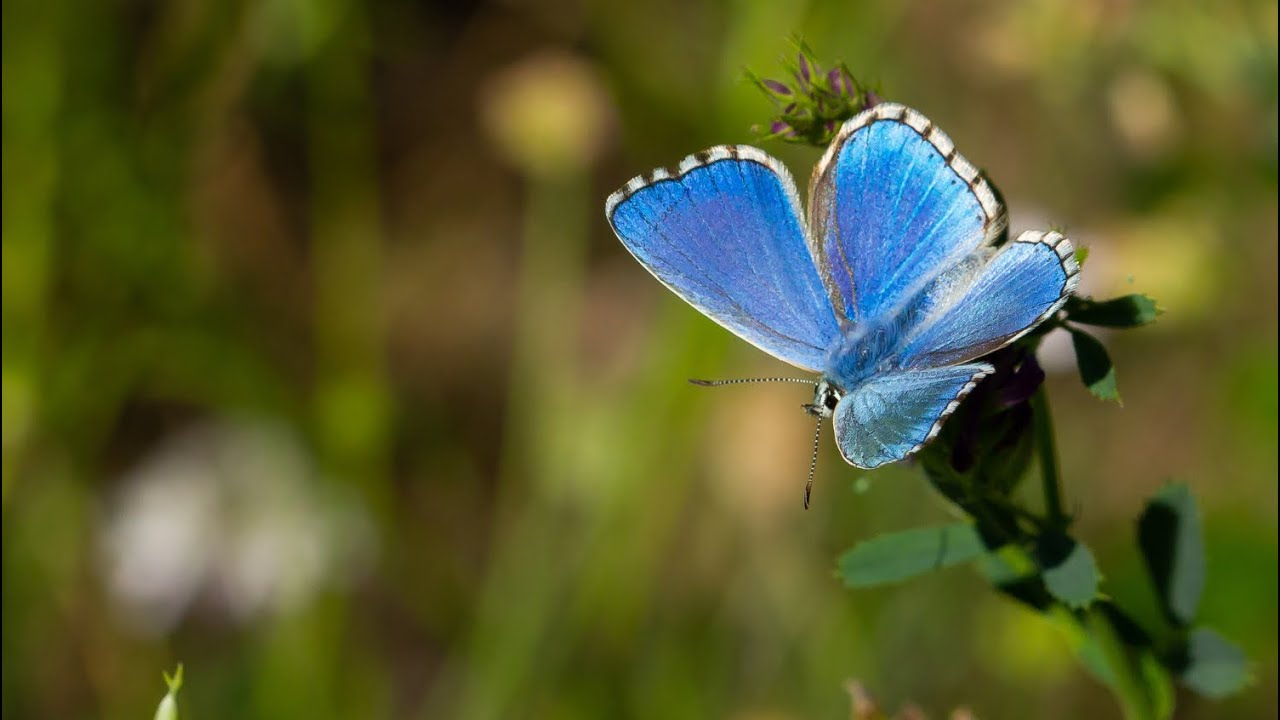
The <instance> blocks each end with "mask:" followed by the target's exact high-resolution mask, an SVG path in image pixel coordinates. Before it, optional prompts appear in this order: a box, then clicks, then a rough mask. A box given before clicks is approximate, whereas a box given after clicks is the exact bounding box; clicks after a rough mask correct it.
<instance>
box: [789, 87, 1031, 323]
mask: <svg viewBox="0 0 1280 720" xmlns="http://www.w3.org/2000/svg"><path fill="white" fill-rule="evenodd" d="M809 222H810V225H811V230H812V233H811V239H810V242H811V243H812V254H813V257H814V258H815V260H816V262H817V264H818V269H819V272H820V273H821V275H822V278H823V280H824V282H825V284H826V287H827V288H828V290H829V292H830V296H831V302H832V304H833V305H834V306H835V308H836V309H837V311H839V312H840V313H841V315H842V319H843V320H846V321H849V322H854V323H856V322H862V321H866V320H869V319H874V318H882V317H886V316H888V315H889V314H890V313H893V312H896V311H897V310H898V309H899V308H900V307H901V306H902V305H903V304H904V303H905V302H906V301H907V300H908V299H910V298H912V297H913V296H914V295H915V294H916V293H917V292H918V291H919V289H920V288H921V287H922V285H923V284H924V283H926V282H927V281H929V280H930V279H932V278H934V277H936V276H937V275H938V274H939V273H940V272H941V271H942V270H943V269H945V268H947V267H949V266H950V265H952V264H953V263H955V262H957V261H958V260H960V259H961V258H963V257H965V256H966V255H968V254H969V253H972V252H973V251H974V250H976V249H977V248H979V247H981V246H983V245H985V244H990V243H991V242H992V241H993V240H994V239H995V238H996V237H998V236H999V235H1000V234H1001V233H1002V232H1003V231H1004V228H1005V223H1006V219H1005V212H1004V208H1003V206H1002V205H1001V204H1000V202H999V201H998V200H997V199H996V196H995V194H994V193H993V192H992V191H991V188H990V186H989V185H988V184H987V182H986V180H984V179H983V178H982V176H981V175H980V174H979V172H978V170H977V169H976V168H975V167H974V166H973V165H972V164H970V163H969V162H968V161H967V160H965V159H964V158H963V157H961V156H960V155H959V153H957V152H956V150H955V145H954V144H952V142H951V140H950V139H949V138H948V137H947V136H946V134H945V133H943V132H942V131H941V130H939V129H938V128H937V127H936V126H935V125H934V124H933V123H932V122H930V121H929V120H928V119H927V118H925V117H924V116H923V115H921V114H920V113H918V112H916V111H915V110H911V109H909V108H906V107H903V106H902V105H897V104H892V103H884V104H880V105H877V106H875V107H873V108H870V109H868V110H866V111H864V112H862V113H860V114H859V115H857V116H856V117H854V118H852V119H851V120H849V121H848V122H846V123H845V125H844V126H843V127H842V128H841V129H840V131H839V133H837V135H836V138H835V140H834V141H833V142H832V144H831V147H829V148H828V149H827V152H826V154H825V155H824V156H823V158H822V160H821V162H819V163H818V166H817V167H816V168H815V169H814V172H813V178H812V180H811V182H810V192H809Z"/></svg>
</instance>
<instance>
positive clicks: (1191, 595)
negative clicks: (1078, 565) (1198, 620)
mask: <svg viewBox="0 0 1280 720" xmlns="http://www.w3.org/2000/svg"><path fill="white" fill-rule="evenodd" d="M1138 544H1139V546H1141V548H1142V556H1143V558H1144V559H1145V560H1146V564H1147V570H1148V572H1150V573H1151V579H1152V581H1153V582H1154V583H1155V585H1156V591H1157V595H1159V597H1160V603H1161V605H1162V606H1163V607H1164V611H1165V614H1166V615H1168V617H1169V619H1170V620H1172V621H1173V622H1174V623H1175V624H1177V625H1180V626H1183V627H1185V626H1187V625H1190V624H1191V621H1192V620H1194V619H1195V616H1196V610H1197V608H1199V606H1200V595H1201V593H1203V592H1204V576H1205V560H1204V532H1203V530H1202V528H1201V524H1200V510H1199V508H1198V507H1196V499H1195V497H1194V496H1192V494H1191V490H1190V489H1188V488H1187V486H1186V485H1182V484H1174V485H1168V486H1166V487H1165V488H1163V489H1161V490H1160V492H1158V493H1156V496H1155V497H1154V498H1152V499H1151V501H1150V502H1149V503H1147V508H1146V510H1144V511H1143V513H1142V517H1141V518H1140V519H1139V520H1138Z"/></svg>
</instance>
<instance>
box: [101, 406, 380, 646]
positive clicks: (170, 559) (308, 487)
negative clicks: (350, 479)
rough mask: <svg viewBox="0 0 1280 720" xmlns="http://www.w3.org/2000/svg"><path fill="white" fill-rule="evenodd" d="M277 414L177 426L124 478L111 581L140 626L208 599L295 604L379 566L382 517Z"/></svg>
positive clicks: (149, 627)
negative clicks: (322, 466) (324, 470)
mask: <svg viewBox="0 0 1280 720" xmlns="http://www.w3.org/2000/svg"><path fill="white" fill-rule="evenodd" d="M343 490H345V488H342V487H339V486H336V485H335V484H334V483H331V482H326V481H325V480H324V479H322V478H321V477H319V476H318V475H317V473H316V470H315V468H314V467H313V464H312V462H311V459H310V458H309V457H308V456H307V455H306V453H305V451H304V450H303V448H302V446H301V445H300V443H299V442H298V441H297V439H296V438H294V437H293V436H292V435H291V434H290V433H289V432H288V431H287V430H285V429H283V428H281V427H279V426H276V425H272V424H268V423H263V422H255V421H247V422H233V421H222V422H218V423H210V424H205V425H200V426H197V427H193V428H190V429H187V430H183V431H181V432H178V433H175V434H174V435H172V436H170V437H169V438H167V439H166V440H164V441H163V442H162V443H160V444H159V445H158V446H157V447H156V448H155V449H154V450H153V451H152V453H151V454H150V455H148V456H146V457H144V458H143V459H142V460H141V461H140V462H139V463H138V465H137V466H136V467H134V468H133V469H132V470H130V471H129V472H128V473H127V475H126V477H125V478H123V480H122V482H121V486H120V492H119V493H118V494H117V495H116V496H115V497H114V498H113V499H112V502H110V503H109V506H108V508H107V512H106V513H105V516H104V522H103V524H102V531H101V533H100V535H99V538H100V546H101V550H102V552H103V555H104V560H105V568H106V575H107V577H106V579H107V584H108V588H109V590H110V593H111V595H112V597H113V598H114V600H115V601H116V603H117V605H118V606H119V609H120V610H121V611H122V613H123V614H124V615H125V617H126V619H127V620H128V621H129V622H130V624H131V625H133V626H134V627H136V628H137V629H139V630H141V631H144V632H152V633H163V632H166V631H168V630H169V629H171V628H172V627H173V626H174V625H175V624H176V623H177V622H178V621H179V620H181V619H182V617H183V616H184V615H185V614H186V613H187V612H188V611H189V610H190V609H191V608H192V607H193V606H194V605H195V604H197V603H200V604H208V605H212V606H214V607H216V608H218V609H221V610H223V611H224V612H226V613H227V614H228V615H229V616H230V617H231V618H232V619H234V620H237V621H245V620H248V619H251V618H252V617H254V616H257V615H260V614H263V613H267V612H273V611H281V610H287V609H289V608H291V607H295V606H296V605H297V604H299V603H301V602H303V601H305V600H306V599H307V598H309V597H311V596H312V595H314V594H315V593H316V592H317V591H319V590H321V589H322V588H323V587H325V586H326V585H330V586H331V585H332V584H333V583H342V582H346V581H349V580H351V579H352V578H353V576H354V575H355V572H356V571H358V570H359V569H360V568H364V567H368V565H369V563H370V562H371V560H372V554H373V551H374V549H375V548H374V533H373V528H372V524H371V522H370V519H369V518H368V516H367V514H366V513H365V512H364V510H363V508H362V506H361V505H360V503H359V502H358V500H357V498H355V497H354V496H353V495H352V494H351V493H344V492H342V491H343Z"/></svg>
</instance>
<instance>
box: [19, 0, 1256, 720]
mask: <svg viewBox="0 0 1280 720" xmlns="http://www.w3.org/2000/svg"><path fill="white" fill-rule="evenodd" d="M1276 23H1277V11H1276V5H1275V4H1274V3H1268V2H1252V1H1246V0H1241V1H1238V2H1223V3H1213V4H1209V3H1201V2H1196V1H1194V0H1165V1H1163V2H1137V1H1129V2H1112V1H1110V0H1034V1H1032V2H1014V1H1013V0H1009V1H1007V2H1002V1H998V0H987V1H985V2H977V3H946V4H941V3H931V2H897V1H896V0H882V1H880V2H858V3H835V2H795V3H775V2H767V1H764V0H732V1H730V2H723V3H718V4H703V5H693V4H689V3H686V2H684V1H683V0H654V1H653V2H646V3H626V4H624V3H605V2H590V1H588V2H572V1H570V0H543V1H542V2H532V1H529V0H509V1H508V2H503V3H493V4H478V3H468V2H462V1H457V0H455V1H454V2H441V3H436V4H429V3H411V2H408V1H407V0H388V1H383V2H376V3H374V2H369V3H357V2H354V1H352V0H316V1H315V2H307V1H306V0H263V1H262V2H235V1H232V2H201V1H200V0H175V1H172V2H158V1H155V0H152V1H144V0H131V1H114V2H110V1H109V2H87V1H85V2H58V1H56V0H55V1H52V2H49V1H42V0H12V1H9V0H6V2H5V3H4V6H3V93H4V124H3V132H4V148H3V149H4V153H3V171H4V211H3V221H4V222H3V249H4V255H3V273H4V274H3V340H4V350H3V443H4V461H3V599H4V609H3V715H4V717H5V718H54V717H56V718H111V719H115V718H120V719H124V718H130V719H136V718H142V717H150V713H151V712H152V711H153V709H154V707H155V703H156V701H157V700H158V699H159V697H160V695H161V694H162V692H163V689H164V686H163V683H162V681H161V677H160V673H161V670H164V669H171V668H172V667H173V666H174V665H175V664H176V663H177V662H178V661H182V662H184V663H185V664H186V670H187V673H186V674H187V684H186V687H185V688H184V690H183V694H182V696H181V704H182V707H183V709H184V717H189V718H194V719H195V720H201V719H207V718H285V717H290V718H293V717H298V718H302V717H306V718H366V717H367V718H379V717H395V718H508V717H514V718H522V717H528V718H602V717H639V718H707V717H727V718H743V719H745V718H818V717H823V718H840V717H847V715H848V712H849V711H848V699H847V697H846V696H845V694H844V689H843V688H844V683H845V681H846V680H847V679H849V678H858V679H860V680H861V681H863V682H864V683H866V684H867V686H868V687H869V688H870V689H871V690H872V691H873V693H875V694H876V695H877V696H878V697H879V698H880V699H881V700H882V701H883V702H884V704H885V705H886V706H889V707H895V706H899V705H901V704H903V703H905V702H907V701H914V702H916V703H918V704H919V705H921V706H922V707H923V708H925V709H926V710H928V711H929V712H930V713H931V714H933V715H935V716H937V717H941V716H942V715H943V713H944V712H945V711H946V710H947V709H949V708H951V707H954V706H957V705H967V706H969V707H971V708H972V709H973V710H974V711H975V712H976V713H977V715H978V716H979V717H981V718H1024V717H1033V716H1034V717H1044V718H1078V717H1100V718H1101V717H1115V716H1118V710H1117V708H1116V706H1115V705H1114V702H1113V700H1112V699H1111V697H1110V695H1109V694H1108V693H1107V692H1106V690H1105V689H1104V688H1102V687H1101V686H1099V685H1097V684H1096V683H1095V682H1094V681H1093V680H1092V679H1090V678H1089V677H1088V676H1087V675H1086V674H1085V673H1084V672H1083V671H1082V670H1081V668H1080V667H1079V666H1078V665H1077V664H1076V663H1075V661H1074V660H1073V658H1072V657H1071V655H1070V653H1069V650H1068V648H1067V645H1066V643H1065V642H1064V641H1063V640H1062V638H1060V637H1059V636H1058V635H1057V634H1056V631H1055V630H1054V629H1053V628H1052V627H1051V626H1049V625H1048V623H1047V622H1046V621H1045V620H1043V619H1041V618H1040V617H1038V616H1035V615H1033V614H1030V613H1028V612H1026V611H1024V610H1023V609H1022V608H1020V607H1018V606H1016V605H1014V604H1013V603H1011V602H1009V601H1006V600H1003V599H1000V598H998V597H996V596H995V595H994V594H993V593H992V592H990V590H989V589H988V588H987V587H986V586H985V584H984V583H983V581H982V580H981V579H979V578H978V577H977V576H976V575H975V574H973V573H972V572H970V571H968V570H965V569H957V570H952V571H948V572H945V573H939V574H936V575H933V576H930V577H928V578H926V579H924V580H920V581H916V582H912V583H909V584H906V585H903V586H900V587H894V588H889V589H883V590H875V591H860V592H856V593H854V592H849V591H846V590H845V589H843V588H842V587H840V585H839V583H838V582H837V581H836V580H835V579H834V578H833V575H832V571H833V567H834V559H835V557H836V556H837V555H838V553H839V552H840V551H842V550H844V549H845V548H846V547H848V546H850V545H852V544H853V543H854V542H855V541H857V540H859V539H864V538H867V537H870V536H872V535H873V534H875V533H878V532H882V531H887V530H894V529H903V528H907V527H912V526H917V525H923V524H928V523H936V522H939V521H940V520H941V519H943V518H945V517H947V512H948V511H947V509H946V508H945V507H944V506H943V505H942V503H941V502H940V501H939V500H937V499H936V498H935V496H934V495H933V494H932V493H931V492H930V491H929V490H928V488H927V486H926V485H925V483H924V482H922V479H921V476H920V474H919V471H918V470H916V469H914V468H911V467H894V468H890V469H886V470H883V471H880V472H877V473H874V474H866V475H864V477H866V478H867V479H868V480H869V483H855V482H854V481H855V480H856V479H857V478H858V477H859V476H860V473H859V471H855V470H854V469H852V468H850V467H848V466H846V465H844V464H843V463H842V462H840V460H839V457H838V455H837V453H836V452H835V450H834V448H833V447H832V446H831V444H830V441H829V440H828V441H826V442H825V443H824V446H823V449H822V455H821V459H820V463H819V469H818V479H817V483H816V486H815V490H814V507H813V509H812V510H810V511H809V512H807V513H806V512H804V511H803V510H802V509H801V507H800V499H801V491H802V488H803V483H804V474H805V470H806V469H807V462H808V453H809V447H810V446H809V438H810V437H811V435H810V433H811V432H812V425H811V424H810V422H809V420H808V419H806V417H805V416H804V415H803V414H802V413H801V412H800V410H799V408H798V405H799V404H800V403H802V402H807V401H808V400H809V396H808V394H807V393H808V391H806V390H800V389H797V388H795V387H794V386H780V387H770V386H759V387H752V388H739V389H725V390H720V391H705V390H699V389H697V388H692V387H690V386H688V385H687V384H685V382H684V379H685V378H686V377H690V376H699V377H706V376H719V377H724V376H729V377H733V376H745V375H752V374H757V373H773V372H775V371H777V370H780V369H782V368H781V367H780V366H779V364H778V363H776V362H774V361H772V360H770V359H769V358H767V357H765V356H764V355H763V354H761V353H759V352H758V351H755V350H754V349H752V348H750V347H749V346H747V345H746V344H745V343H742V342H740V341H738V340H737V339H736V338H734V337H732V336H730V335H729V334H728V333H726V332H725V331H723V330H721V329H720V328H719V327H718V326H716V325H714V324H713V323H711V322H710V321H708V320H706V319H705V318H703V317H701V316H700V315H699V314H698V313H697V312H695V311H693V310H692V309H690V308H689V307H687V306H685V305H683V304H682V303H681V302H680V301H679V300H678V299H676V298H675V297H674V296H672V295H671V294H670V293H668V292H667V291H666V290H664V289H663V288H662V287H661V286H659V284H658V283H656V282H654V281H653V280H652V278H651V277H650V276H649V275H648V273H646V272H644V270H643V269H641V268H640V267H639V266H638V265H637V264H636V263H635V262H634V261H633V260H632V259H631V258H630V257H629V256H628V255H627V254H626V252H625V251H624V250H623V248H622V247H621V246H620V244H619V243H618V242H617V241H616V240H615V239H614V238H613V237H612V236H611V234H610V232H609V229H608V226H607V225H606V223H605V222H604V219H603V216H602V209H603V203H604V198H605V197H606V195H607V194H608V193H609V192H610V191H612V190H613V189H615V188H616V187H618V186H620V185H621V184H622V183H624V182H625V181H626V180H627V179H628V178H630V177H631V176H633V175H636V174H639V173H641V172H644V171H646V170H648V169H650V168H651V167H656V166H659V165H669V164H671V163H673V162H675V161H677V160H678V159H679V158H681V157H683V156H684V155H686V154H689V153H691V152H694V151H696V150H699V149H702V148H704V147H706V146H709V145H713V144H718V143H734V142H750V141H751V140H752V137H753V136H752V134H751V132H750V130H749V128H750V126H751V125H753V124H757V123H764V122H766V121H767V119H768V116H769V114H770V112H771V108H770V107H769V105H768V103H767V102H766V100H765V99H764V98H763V96H761V95H760V94H759V93H758V91H757V90H756V89H754V88H753V87H752V86H751V85H750V84H749V83H746V82H744V81H743V79H742V72H741V71H742V68H743V67H744V66H749V67H751V68H752V69H754V70H756V71H758V72H761V73H762V74H764V75H766V76H768V75H770V74H774V75H776V74H777V73H776V72H774V70H775V69H776V68H777V67H778V65H777V62H778V60H779V58H780V57H781V56H783V55H784V54H787V53H788V52H789V46H788V44H787V42H786V38H787V36H788V35H789V34H790V33H792V32H800V33H802V34H803V35H804V37H805V38H806V39H807V40H808V41H809V43H810V44H811V45H812V46H813V47H814V49H815V51H816V52H817V53H818V54H819V55H820V56H822V57H825V58H828V59H830V60H837V59H843V60H846V61H848V63H849V66H850V67H851V68H852V69H853V70H854V72H855V73H857V74H859V75H860V76H861V77H862V78H863V79H866V80H871V81H878V82H879V84H880V87H881V88H882V89H883V91H884V95H885V96H887V97H888V98H890V99H893V100H897V101H900V102H904V103H907V104H910V105H912V106H914V107H917V108H918V109H920V110H921V111H923V112H924V113H925V114H927V115H928V116H929V117H931V118H932V119H933V120H934V121H936V122H937V123H938V124H939V125H941V126H942V127H943V128H945V129H946V130H947V132H948V133H949V134H950V135H951V136H952V138H953V139H954V140H955V141H956V143H957V144H958V145H959V147H960V148H961V150H962V152H964V153H965V154H966V155H967V156H968V157H969V158H970V159H972V160H973V161H974V162H975V163H977V164H978V165H980V166H983V167H985V168H986V169H987V170H988V172H989V173H990V175H991V176H992V178H993V179H994V180H995V182H996V183H997V184H998V186H999V187H1000V188H1001V189H1002V191H1003V193H1004V194H1005V196H1006V198H1007V200H1008V202H1009V205H1010V208H1011V220H1012V227H1013V229H1014V231H1015V232H1016V231H1020V230H1023V229H1030V228H1043V227H1046V226H1049V225H1054V226H1057V227H1062V228H1064V229H1065V230H1066V231H1067V232H1068V234H1070V235H1071V236H1072V237H1073V238H1074V239H1075V240H1076V241H1077V244H1078V245H1085V246H1088V247H1089V248H1090V250H1091V254H1090V258H1089V262H1088V264H1087V266H1086V267H1085V270H1084V280H1083V286H1082V292H1086V293H1094V294H1096V295H1098V296H1111V295H1115V294H1119V293H1124V292H1132V291H1142V292H1147V293H1150V294H1152V295H1153V296H1155V297H1156V298H1158V299H1159V301H1160V302H1161V304H1162V306H1163V307H1164V308H1165V309H1166V310H1167V312H1166V314H1165V315H1164V316H1162V317H1161V319H1160V321H1159V322H1158V323H1157V324H1156V325H1155V326H1153V327H1150V328H1146V329H1142V330H1138V331H1133V332H1127V333H1124V334H1122V335H1121V334H1117V335H1113V336H1109V337H1106V338H1105V339H1106V340H1107V342H1108V343H1109V344H1110V346H1111V348H1110V349H1111V351H1112V354H1113V356H1114V357H1115V359H1116V363H1117V367H1118V368H1119V379H1120V390H1121V393H1122V394H1123V396H1124V405H1123V407H1121V406H1117V405H1111V404H1103V403H1100V402H1097V401H1095V400H1093V399H1092V398H1091V397H1090V396H1089V395H1088V394H1087V392H1086V391H1085V390H1084V388H1083V387H1082V386H1081V385H1080V384H1079V382H1078V381H1077V380H1076V379H1075V378H1074V376H1073V370H1072V368H1071V359H1070V352H1069V343H1064V342H1062V341H1061V339H1055V340H1051V341H1050V342H1049V343H1048V344H1047V345H1046V347H1045V349H1044V358H1043V361H1044V364H1045V366H1046V367H1047V368H1048V369H1049V371H1050V379H1049V383H1050V389H1051V392H1052V395H1053V400H1054V407H1055V410H1056V418H1055V419H1056V423H1057V430H1058V434H1059V443H1060V451H1061V452H1062V455H1063V466H1064V472H1065V476H1066V482H1067V492H1068V496H1069V502H1070V504H1071V505H1072V507H1073V508H1074V509H1075V510H1076V511H1077V512H1078V515H1079V518H1080V519H1079V524H1078V535H1079V537H1081V539H1082V540H1084V541H1086V542H1088V543H1089V544H1090V545H1091V546H1092V547H1093V548H1094V549H1095V551H1096V552H1097V554H1098V556H1099V561H1100V563H1101V565H1102V568H1103V570H1104V572H1106V573H1107V583H1108V585H1107V589H1109V590H1110V591H1111V592H1112V593H1114V594H1116V595H1118V596H1121V597H1124V596H1126V594H1129V595H1133V594H1135V593H1139V592H1140V590H1139V589H1140V588H1141V587H1142V585H1143V583H1144V582H1145V578H1144V576H1143V571H1142V568H1141V565H1140V564H1139V561H1138V557H1137V553H1136V549H1135V545H1134V520H1135V518H1136V517H1137V515H1138V513H1139V511H1140V509H1141V506H1142V502H1143V500H1144V499H1145V498H1146V497H1148V496H1149V495H1150V494H1151V493H1152V492H1154V491H1155V490H1156V489H1157V488H1158V487H1159V486H1160V485H1161V484H1162V483H1164V482H1165V481H1166V480H1169V479H1180V480H1183V481H1186V482H1188V483H1189V484H1190V485H1191V486H1192V488H1193V489H1194V491H1195V492H1196V494H1197V495H1198V497H1199V498H1200V500H1201V503H1202V507H1203V508H1204V511H1205V525H1206V533H1207V545H1208V552H1209V562H1210V568H1209V581H1208V588H1207V591H1206V594H1205V600H1204V609H1203V611H1202V616H1203V620H1204V621H1205V622H1206V623H1207V624H1210V625H1213V626H1215V627H1217V628H1219V629H1220V630H1221V631H1222V632H1223V633H1224V634H1225V635H1227V636H1228V637H1230V638H1233V639H1234V640H1236V641H1238V642H1240V643H1241V644H1242V645H1243V647H1244V648H1245V650H1246V651H1247V653H1248V654H1249V656H1250V657H1251V659H1252V660H1253V661H1254V662H1255V663H1256V667H1255V674H1256V682H1255V684H1254V685H1253V687H1252V688H1251V689H1249V690H1248V691H1246V692H1245V693H1244V694H1242V695H1240V696H1238V697H1236V698H1233V699H1231V700H1229V701H1227V702H1225V703H1221V704H1211V703H1208V702H1206V701H1201V700H1197V699H1196V698H1194V697H1192V696H1190V695H1180V698H1179V699H1180V703H1181V705H1180V714H1179V717H1185V718H1216V717H1257V718H1262V717H1274V716H1275V715H1276V712H1277V704H1276V674H1277V653H1276V647H1277V644H1276V634H1277V626H1276V609H1277V608H1276V602H1277V575H1276V562H1277V557H1276V503H1277V490H1276V488H1277V483H1276V473H1277V462H1276V451H1277V446H1276V438H1277V422H1276V420H1277V405H1276V397H1277V386H1276V378H1277V334H1276V327H1277V318H1276V313H1277V311H1276V308H1277V293H1276V287H1277V281H1276V270H1275V268H1276V265H1277V257H1276V256H1277V251H1276V248H1277V218H1276V191H1277V187H1276V179H1277V160H1276V158H1277V141H1276V127H1277V109H1276V108H1277V95H1276V80H1277V71H1276V62H1277V60H1276ZM766 149H767V150H769V151H770V152H772V153H774V154H776V155H778V156H779V157H781V158H782V159H783V160H784V161H786V162H787V163H788V164H789V165H790V166H791V167H792V169H793V172H794V173H795V174H796V175H797V177H800V178H805V177H807V175H808V172H809V167H810V166H811V165H812V163H813V162H814V161H815V160H816V159H817V156H818V154H819V153H818V151H817V150H814V149H809V148H803V147H796V146H787V145H781V144H771V145H769V146H767V147H766Z"/></svg>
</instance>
